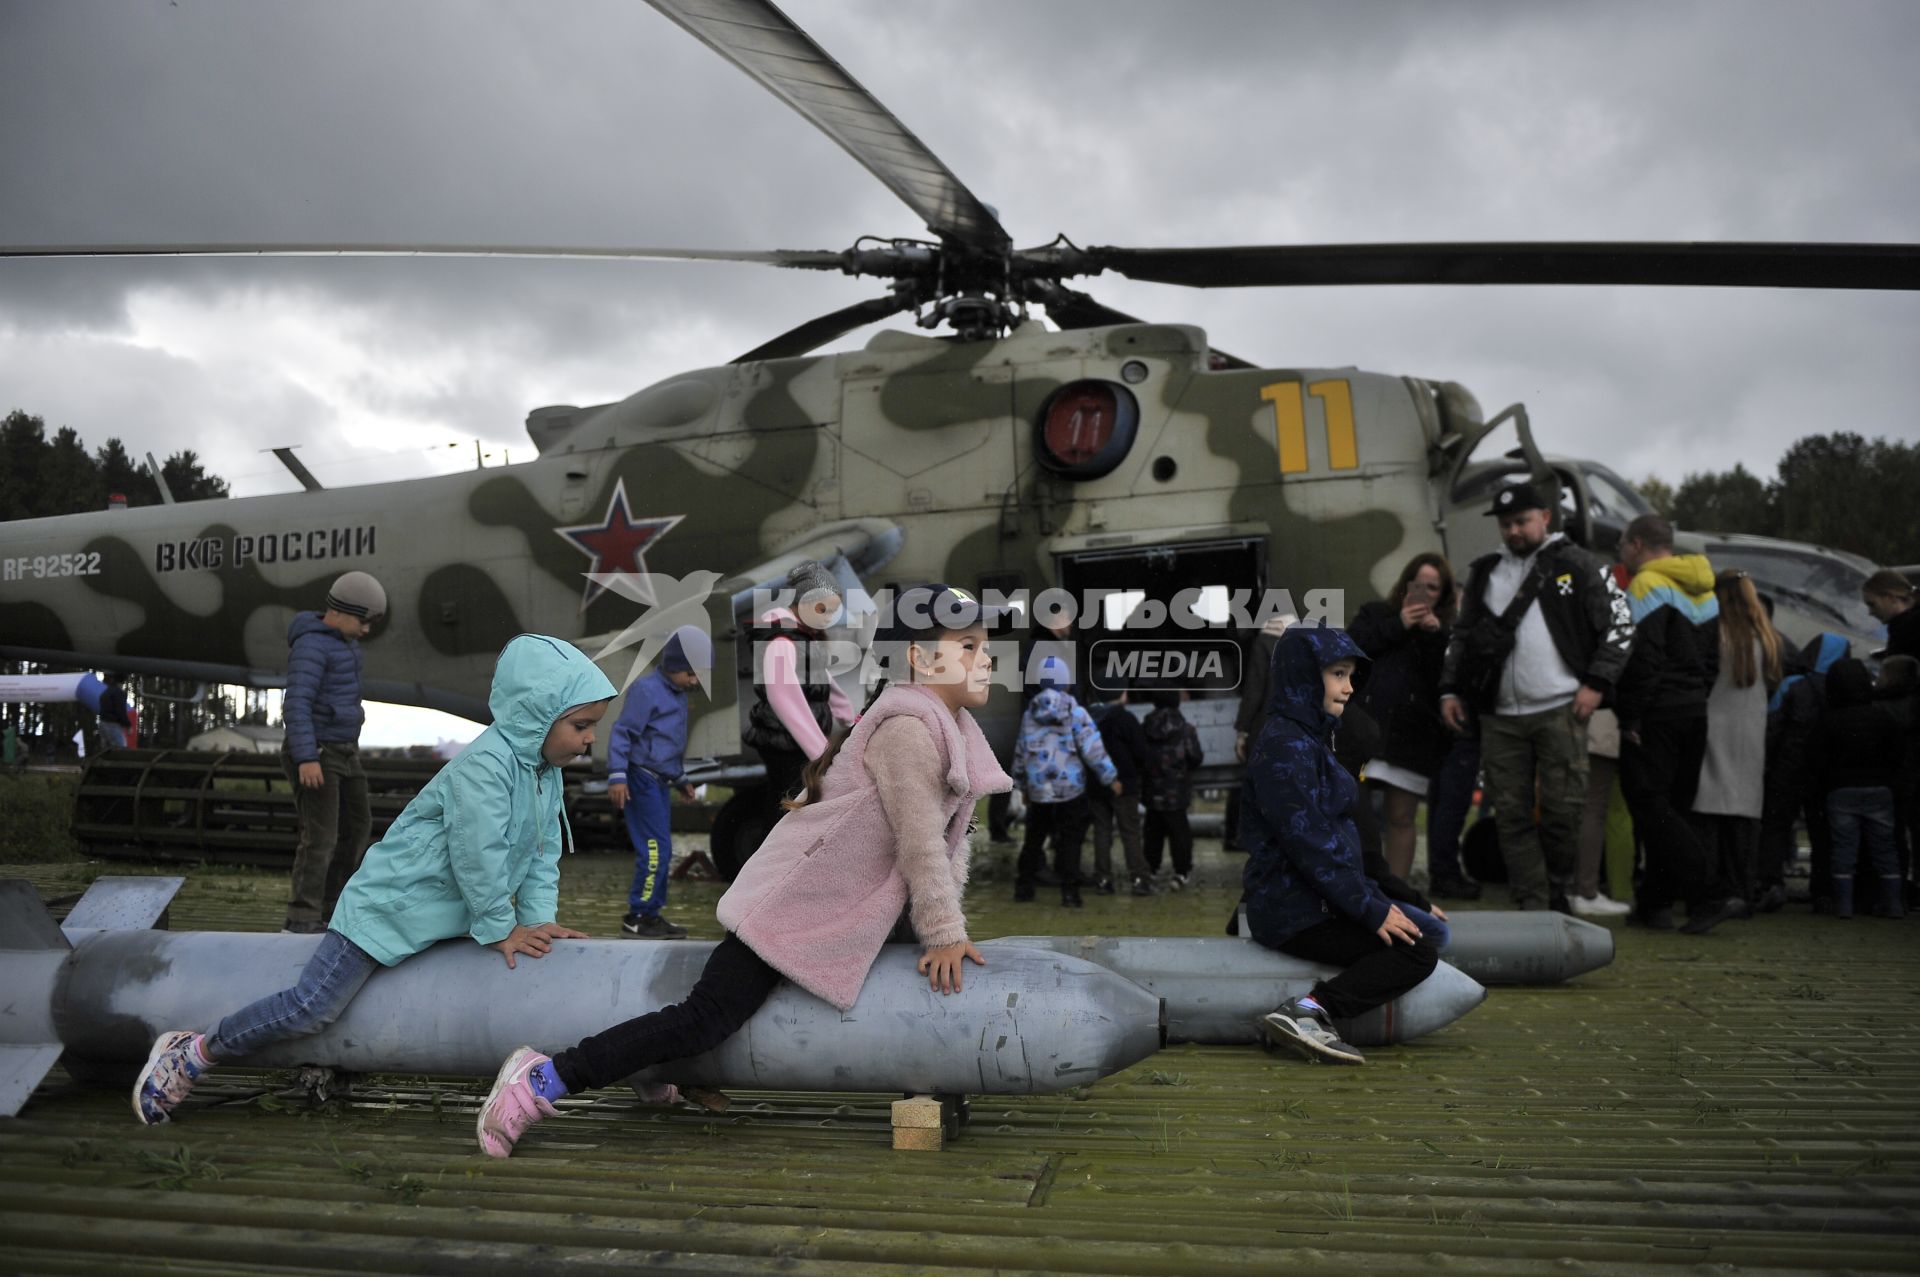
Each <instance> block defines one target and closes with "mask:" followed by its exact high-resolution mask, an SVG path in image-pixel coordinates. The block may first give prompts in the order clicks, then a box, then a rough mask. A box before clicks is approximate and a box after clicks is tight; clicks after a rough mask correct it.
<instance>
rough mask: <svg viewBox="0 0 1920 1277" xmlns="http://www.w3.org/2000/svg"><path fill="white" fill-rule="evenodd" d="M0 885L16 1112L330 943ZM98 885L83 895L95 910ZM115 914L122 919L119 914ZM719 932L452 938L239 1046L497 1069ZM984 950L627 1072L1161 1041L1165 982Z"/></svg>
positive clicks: (1082, 1078)
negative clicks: (46, 901) (256, 1042)
mask: <svg viewBox="0 0 1920 1277" xmlns="http://www.w3.org/2000/svg"><path fill="white" fill-rule="evenodd" d="M123 881H124V880H123ZM134 881H139V882H142V883H147V884H151V883H152V882H153V881H154V880H152V879H141V880H134ZM173 883H174V886H177V883H178V880H177V879H176V880H173ZM5 886H6V887H7V890H6V891H5V892H0V946H5V947H6V949H7V950H8V951H3V952H0V987H4V989H5V990H6V992H5V993H4V994H0V1062H4V1063H5V1064H6V1065H7V1066H8V1067H7V1069H6V1070H5V1072H4V1076H3V1077H0V1083H6V1084H8V1085H0V1111H5V1112H8V1113H11V1112H17V1111H18V1109H19V1107H20V1105H21V1104H22V1103H24V1102H25V1099H26V1097H27V1095H28V1094H30V1093H31V1092H32V1089H33V1087H34V1086H35V1085H36V1084H37V1083H38V1081H39V1078H40V1076H42V1075H43V1074H44V1072H45V1071H46V1069H48V1068H51V1067H52V1065H53V1063H54V1060H55V1059H56V1058H58V1057H59V1056H60V1053H61V1051H63V1050H64V1051H65V1053H66V1058H67V1059H68V1060H69V1061H70V1062H71V1063H73V1064H76V1065H78V1066H79V1068H80V1071H86V1070H87V1069H88V1067H89V1066H91V1067H92V1069H93V1071H96V1072H98V1071H103V1070H104V1068H105V1067H106V1066H113V1065H120V1064H128V1063H131V1064H138V1063H139V1062H141V1061H143V1060H144V1059H146V1057H147V1052H148V1050H149V1048H151V1046H152V1045H153V1040H154V1039H155V1038H156V1037H157V1036H158V1035H159V1034H160V1033H162V1032H163V1031H165V1030H168V1029H178V1028H198V1029H210V1028H212V1027H213V1025H214V1024H215V1023H217V1022H218V1020H219V1019H220V1018H221V1017H222V1016H223V1015H225V1014H227V1013H228V1012H231V1011H234V1010H237V1009H238V1008H240V1007H242V1006H244V1005H246V1004H247V1003H249V1002H251V1001H253V1000H254V999H256V998H259V997H263V996H265V995H267V994H270V993H273V992H276V991H278V990H280V989H283V988H287V987H289V986H291V985H292V984H293V983H294V982H295V980H296V979H297V978H298V976H299V974H300V971H301V968H302V967H304V966H305V965H306V962H307V959H308V957H309V956H311V954H312V953H313V951H314V949H315V948H316V947H317V946H318V944H319V942H320V937H318V936H296V935H262V934H247V933H235V932H215V931H201V932H181V933H169V932H161V931H151V930H145V929H139V930H101V929H93V928H88V927H76V926H74V925H73V924H72V921H71V920H69V923H68V925H67V927H66V928H65V929H64V931H63V930H62V929H60V928H57V927H55V926H54V924H53V923H52V921H51V919H50V918H48V917H47V915H46V913H45V911H44V909H43V908H42V907H41V906H40V904H39V901H38V898H37V897H35V896H34V895H33V892H32V888H31V886H30V885H29V884H26V883H23V882H14V883H10V884H5ZM174 886H166V887H163V888H161V889H160V890H159V891H154V890H153V889H151V888H149V890H150V892H151V894H152V897H153V899H150V900H149V902H148V903H149V905H150V906H151V905H153V904H154V903H155V901H156V900H157V903H158V907H157V908H154V907H150V908H149V909H148V910H147V911H146V913H145V915H138V916H145V919H146V920H145V922H141V923H138V924H137V925H139V926H141V927H142V928H144V927H145V926H146V925H147V924H148V923H150V922H151V921H152V920H153V918H156V917H158V915H159V910H160V909H161V908H164V905H165V897H168V896H171V894H172V891H173V890H174ZM22 888H24V899H23V898H22V895H23V893H22V891H21V889H22ZM162 892H164V894H161V893H162ZM87 903H88V902H87V901H86V900H84V899H83V900H82V901H81V903H80V905H79V906H78V907H76V910H75V913H76V914H77V915H81V916H82V917H83V919H84V916H85V915H86V914H87V913H88V912H90V911H89V910H88V909H87ZM29 904H30V905H31V909H32V911H37V912H38V914H39V918H38V920H37V925H35V924H34V923H33V922H31V921H29V922H25V923H23V922H22V919H23V917H27V916H29V910H28V909H27V907H26V906H27V905H29ZM120 916H121V920H122V921H123V922H124V921H125V918H126V917H127V915H126V914H125V913H124V912H122V914H121V915H120ZM68 945H71V948H70V949H69V948H67V947H66V946H68ZM712 949H713V944H712V943H710V942H679V943H675V944H638V943H634V942H633V941H625V940H561V941H556V942H555V943H554V945H553V949H552V952H550V953H549V954H548V955H547V956H546V957H544V958H540V959H537V960H534V959H528V958H524V957H523V958H522V959H521V960H520V961H519V963H518V965H517V967H516V968H514V969H512V970H509V969H508V968H507V966H506V964H505V962H504V961H503V960H502V959H501V956H500V954H499V953H497V952H496V951H494V950H492V949H489V948H485V947H483V946H480V945H477V944H474V943H473V942H472V941H471V940H464V939H462V940H451V941H446V942H443V943H441V944H439V945H436V946H434V947H433V948H431V949H428V950H427V951H426V952H424V953H421V954H419V955H417V956H415V957H412V958H409V959H407V960H406V961H405V962H403V963H401V964H400V965H398V966H396V967H390V968H385V969H383V970H380V971H378V972H376V973H375V974H374V976H373V978H372V979H370V980H369V981H368V982H367V984H366V987H365V988H364V989H362V990H361V992H360V994H359V996H357V997H356V998H355V999H354V1000H353V1002H352V1003H351V1004H350V1005H349V1006H348V1007H347V1009H346V1011H345V1012H344V1013H343V1014H342V1016H341V1017H340V1019H339V1020H338V1021H337V1022H336V1023H334V1024H333V1025H332V1026H331V1027H329V1028H328V1029H326V1030H325V1031H324V1032H322V1033H318V1034H315V1035H313V1036H311V1037H305V1038H300V1039H297V1040H293V1041H288V1042H282V1043H277V1044H275V1045H274V1046H272V1047H269V1048H267V1049H266V1050H263V1051H260V1052H259V1053H257V1054H255V1055H252V1056H248V1057H246V1058H245V1059H244V1060H237V1061H235V1063H238V1064H245V1065H258V1066H268V1067H277V1066H290V1065H296V1064H316V1065H322V1066H328V1067H332V1068H339V1069H346V1070H351V1071H354V1072H363V1073H368V1072H388V1073H446V1074H456V1075H457V1074H466V1075H471V1076H482V1077H484V1076H491V1075H492V1074H493V1073H494V1072H495V1070H497V1069H498V1068H499V1066H500V1062H501V1061H502V1060H504V1059H505V1058H506V1057H507V1055H508V1054H509V1053H510V1052H511V1051H512V1050H513V1049H514V1048H515V1047H517V1046H519V1045H521V1044H522V1043H532V1044H533V1045H535V1046H537V1047H539V1048H541V1049H542V1050H547V1051H552V1050H557V1049H559V1048H561V1047H564V1046H569V1045H571V1044H572V1043H574V1042H576V1041H578V1040H579V1039H580V1038H583V1037H586V1036H588V1035H590V1034H593V1033H597V1032H599V1031H600V1030H602V1029H605V1028H607V1027H608V1026H610V1025H613V1024H616V1023H618V1022H620V1021H622V1020H626V1019H629V1018H631V1017H633V1016H636V1015H640V1014H642V1013H644V1012H647V1011H652V1010H655V1009H657V1008H659V1007H661V1006H665V1005H667V1004H669V1003H673V1002H678V1001H680V1000H681V999H682V998H684V997H685V996H686V995H687V993H688V992H689V991H690V990H691V989H692V988H693V985H694V982H695V981H696V980H697V979H698V978H699V975H700V972H701V969H702V968H703V967H704V966H705V964H706V960H707V955H708V953H709V952H711V950H712ZM983 952H984V953H985V955H986V959H987V965H986V966H984V967H973V966H971V965H969V967H968V968H967V971H966V987H965V989H964V990H963V991H962V992H960V993H956V994H952V995H948V996H942V995H941V994H939V993H935V992H933V991H932V990H931V989H929V988H928V986H927V979H926V977H925V976H923V975H920V974H919V973H918V972H917V971H916V970H915V969H914V968H915V963H916V962H917V961H918V959H919V956H920V949H919V947H918V946H914V945H889V946H887V947H886V948H885V949H884V950H883V951H882V953H881V955H880V958H879V960H878V961H877V962H875V964H874V967H873V970H872V972H871V974H870V975H869V976H868V978H867V982H866V986H865V988H864V989H862V991H861V994H860V999H859V1001H858V1002H856V1003H855V1004H854V1006H853V1008H852V1009H851V1010H849V1011H846V1012H841V1011H838V1010H836V1009H835V1008H833V1007H832V1006H830V1005H828V1004H827V1003H825V1002H823V1001H821V1000H820V999H818V998H815V997H813V996H812V995H811V994H808V993H805V992H803V991H802V990H800V989H798V988H796V987H794V986H792V985H790V984H783V985H781V986H780V987H779V988H778V989H776V990H775V992H774V994H773V996H772V997H770V998H769V999H768V1000H767V1003H766V1005H765V1006H763V1007H762V1008H761V1009H760V1010H759V1011H758V1012H757V1013H756V1014H755V1015H754V1017H753V1018H752V1019H751V1020H749V1021H748V1022H747V1024H746V1025H745V1026H744V1027H743V1028H741V1029H740V1031H739V1032H738V1033H736V1034H734V1035H733V1036H732V1037H731V1038H729V1039H728V1040H727V1041H726V1042H724V1043H722V1044H721V1045H720V1046H718V1047H716V1048H715V1049H713V1050H712V1051H709V1052H707V1053H706V1054H704V1055H699V1056H695V1057H691V1058H689V1059H685V1060H677V1061H674V1062H672V1063H670V1064H667V1065H662V1066H660V1067H658V1068H655V1069H650V1070H647V1071H645V1072H642V1073H639V1074H636V1075H635V1076H634V1077H633V1078H632V1079H629V1080H630V1081H632V1082H634V1083H635V1084H636V1085H637V1084H640V1083H644V1082H674V1083H679V1084H683V1085H695V1086H709V1087H745V1088H764V1089H778V1090H799V1091H912V1092H925V1093H950V1094H1033V1093H1039V1092H1045V1091H1056V1090H1062V1089H1064V1088H1067V1087H1071V1086H1076V1085H1081V1084H1085V1083H1088V1082H1092V1081H1095V1080H1097V1079H1099V1078H1103V1077H1106V1076H1108V1075H1109V1074H1111V1073H1115V1072H1117V1071H1119V1070H1121V1069H1124V1068H1126V1067H1128V1066H1129V1065H1131V1064H1134V1063H1137V1062H1138V1061H1140V1060H1142V1059H1145V1058H1146V1057H1147V1056H1148V1055H1151V1054H1152V1053H1153V1052H1154V1051H1156V1050H1158V1049H1159V1047H1160V1045H1161V1043H1162V1041H1163V1033H1162V1025H1161V1016H1162V1008H1161V1005H1160V1000H1159V999H1158V998H1157V997H1155V996H1154V995H1153V994H1152V993H1150V992H1148V991H1147V990H1145V989H1142V988H1140V987H1139V986H1138V985H1136V984H1134V983H1132V982H1131V981H1128V980H1126V979H1124V978H1122V977H1120V976H1118V975H1116V974H1114V973H1113V972H1111V971H1108V970H1106V969H1104V968H1102V967H1099V966H1096V965H1094V964H1092V963H1089V962H1085V961H1082V960H1080V959H1078V958H1075V957H1072V956H1068V955H1063V954H1060V953H1056V952H1049V951H1044V950H1036V949H1030V948H1021V947H1016V946H1012V945H992V946H985V947H983ZM35 1066H37V1068H38V1071H37V1072H33V1074H32V1077H31V1078H25V1074H26V1073H27V1072H28V1071H30V1070H31V1069H32V1068H33V1067H35Z"/></svg>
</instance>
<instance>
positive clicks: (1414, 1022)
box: [993, 936, 1487, 1046]
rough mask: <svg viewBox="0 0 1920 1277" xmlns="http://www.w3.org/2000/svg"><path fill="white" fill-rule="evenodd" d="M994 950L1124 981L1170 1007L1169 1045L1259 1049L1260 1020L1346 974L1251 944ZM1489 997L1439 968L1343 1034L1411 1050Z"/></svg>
mask: <svg viewBox="0 0 1920 1277" xmlns="http://www.w3.org/2000/svg"><path fill="white" fill-rule="evenodd" d="M993 943H994V944H996V945H1002V944H1004V945H1018V946H1021V947H1024V948H1034V949H1041V948H1045V949H1051V950H1053V951H1054V952H1055V953H1059V954H1066V955H1071V956H1073V957H1076V958H1084V959H1085V960H1087V961H1088V962H1092V963H1096V964H1098V965H1100V966H1102V967H1105V968H1106V969H1107V970H1109V971H1112V972H1114V973H1116V974H1118V975H1123V976H1125V977H1126V978H1127V979H1129V980H1131V981H1133V982H1134V983H1135V984H1138V985H1139V986H1141V987H1142V988H1144V989H1146V990H1148V991H1149V992H1151V993H1154V994H1156V995H1158V996H1159V997H1160V998H1161V999H1163V1000H1164V1001H1165V1003H1166V1007H1167V1041H1169V1042H1199V1043H1204V1044H1210V1045H1231V1044H1236V1043H1245V1042H1257V1041H1259V1040H1260V1029H1259V1020H1260V1017H1261V1016H1263V1015H1265V1014H1266V1013H1267V1012H1269V1011H1271V1010H1273V1009H1274V1008H1275V1007H1277V1006H1279V1005H1280V1004H1281V1003H1282V1002H1285V1001H1286V1000H1287V999H1289V998H1295V997H1299V996H1300V995H1302V994H1304V993H1307V992H1309V991H1311V990H1312V988H1313V986H1314V984H1315V983H1317V982H1318V981H1320V980H1323V979H1327V978H1330V977H1332V976H1334V975H1337V974H1338V973H1339V970H1340V968H1338V967H1330V966H1327V965H1325V964H1323V963H1318V962H1308V961H1306V960H1305V959H1303V958H1293V957H1289V956H1288V955H1286V954H1284V953H1280V952H1277V951H1276V950H1273V949H1268V948H1265V947H1263V946H1261V945H1257V944H1255V943H1253V942H1252V941H1250V940H1236V939H1230V938H1216V937H1206V936H1007V937H1003V938H1001V939H999V940H995V941H993ZM1486 996H1487V991H1486V990H1485V989H1484V988H1482V987H1481V986H1480V985H1479V984H1478V983H1477V982H1476V981H1475V980H1473V979H1472V978H1471V977H1469V976H1466V975H1463V974H1462V973H1461V972H1459V971H1458V970H1455V969H1454V968H1453V967H1451V966H1449V965H1448V964H1447V963H1445V962H1442V963H1441V964H1440V965H1439V966H1437V967H1435V968H1434V970H1433V974H1432V975H1430V976H1428V977H1427V978H1426V979H1425V980H1423V981H1421V982H1420V984H1419V985H1417V986H1415V987H1414V988H1413V989H1410V990H1408V991H1407V992H1406V993H1404V994H1402V995H1401V996H1400V997H1398V998H1397V999H1395V1000H1394V1001H1392V1002H1389V1003H1387V1004H1386V1005H1385V1006H1381V1007H1376V1008H1374V1009H1373V1010H1372V1011H1369V1012H1368V1013H1367V1014H1365V1015H1363V1016H1360V1017H1358V1018H1356V1019H1353V1020H1342V1021H1338V1022H1337V1024H1336V1027H1337V1028H1338V1029H1339V1031H1340V1036H1341V1037H1343V1038H1345V1039H1346V1040H1347V1041H1348V1042H1351V1043H1353V1045H1355V1046H1386V1045H1390V1044H1392V1043H1395V1042H1408V1041H1411V1040H1413V1039H1414V1038H1417V1037H1420V1036H1422V1035H1423V1034H1427V1033H1431V1032H1433V1031H1434V1030H1435V1029H1438V1028H1441V1027H1443V1026H1445V1025H1448V1024H1451V1023H1453V1022H1454V1021H1455V1020H1457V1019H1459V1018H1460V1017H1461V1016H1463V1015H1465V1014H1466V1013H1467V1012H1469V1011H1471V1010H1473V1009H1474V1008H1475V1007H1477V1006H1479V1005H1480V1003H1481V1002H1482V1001H1484V1000H1485V999H1486Z"/></svg>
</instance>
